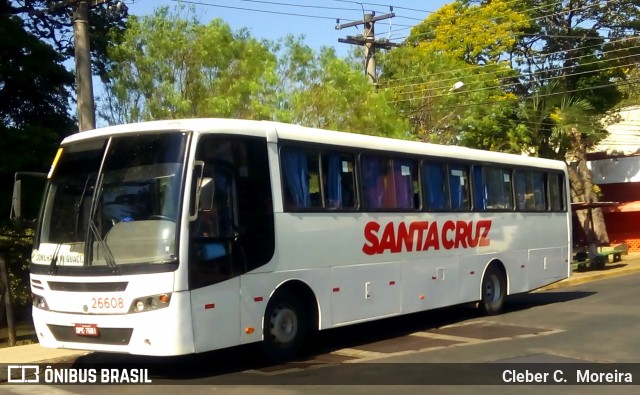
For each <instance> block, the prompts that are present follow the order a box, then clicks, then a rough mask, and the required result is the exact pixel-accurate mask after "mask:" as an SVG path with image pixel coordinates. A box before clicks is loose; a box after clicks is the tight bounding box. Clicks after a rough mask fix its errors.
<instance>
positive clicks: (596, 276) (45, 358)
mask: <svg viewBox="0 0 640 395" xmlns="http://www.w3.org/2000/svg"><path fill="white" fill-rule="evenodd" d="M637 272H640V253H630V254H629V255H623V256H622V261H621V262H616V263H607V265H606V267H605V268H604V269H602V270H595V269H594V270H590V269H586V270H584V271H576V272H574V273H573V274H572V275H571V277H570V278H568V279H566V280H562V281H559V282H557V283H554V284H551V285H548V286H546V287H543V288H541V289H542V290H549V289H556V288H563V287H568V286H573V285H578V284H583V283H586V282H590V281H594V280H600V279H604V278H611V277H618V276H623V275H626V274H631V273H637ZM29 331H30V332H29ZM19 335H21V336H20V337H19V338H23V337H24V338H26V337H30V338H33V339H35V333H33V327H32V326H30V325H26V326H24V325H23V326H21V328H20V330H19ZM6 337H7V335H6V328H0V339H2V340H5V339H6ZM88 353H90V352H88V351H78V350H67V349H51V348H44V347H41V346H40V345H39V344H38V343H34V344H26V345H18V346H15V347H7V346H6V345H2V344H0V363H10V364H29V363H47V362H55V361H57V360H63V359H65V358H69V357H79V356H82V355H86V354H88Z"/></svg>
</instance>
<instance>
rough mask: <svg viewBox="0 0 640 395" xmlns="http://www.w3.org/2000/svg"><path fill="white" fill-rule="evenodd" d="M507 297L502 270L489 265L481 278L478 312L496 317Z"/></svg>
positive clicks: (505, 282)
mask: <svg viewBox="0 0 640 395" xmlns="http://www.w3.org/2000/svg"><path fill="white" fill-rule="evenodd" d="M506 296H507V279H506V278H505V274H504V272H503V271H502V270H500V269H499V268H498V266H496V265H491V266H489V267H488V268H487V271H486V272H485V274H484V277H482V299H480V306H479V307H480V311H481V312H482V313H483V314H486V315H496V314H500V312H502V308H503V306H504V300H505V298H506Z"/></svg>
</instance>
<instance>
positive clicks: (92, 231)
mask: <svg viewBox="0 0 640 395" xmlns="http://www.w3.org/2000/svg"><path fill="white" fill-rule="evenodd" d="M107 149H108V147H107ZM103 165H104V158H103V163H102V165H101V166H100V171H99V172H98V177H97V178H96V184H95V186H94V189H93V199H92V200H91V207H90V208H89V218H87V227H88V231H87V237H86V239H85V245H84V264H85V265H87V266H88V265H91V264H92V263H93V240H92V236H93V239H95V241H97V242H98V244H99V245H100V247H101V249H102V250H103V251H104V260H105V262H106V263H107V265H108V266H109V268H110V269H111V272H112V273H114V274H118V272H119V271H118V265H117V264H116V260H115V258H114V257H113V253H112V252H111V249H110V248H109V246H108V245H107V243H106V242H105V241H104V239H103V238H102V236H100V230H98V227H97V226H96V223H95V222H94V221H93V217H94V216H95V215H96V211H97V208H98V204H99V202H100V191H101V190H102V182H103V181H104V174H102V167H103Z"/></svg>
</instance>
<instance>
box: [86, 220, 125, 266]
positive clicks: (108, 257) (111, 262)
mask: <svg viewBox="0 0 640 395" xmlns="http://www.w3.org/2000/svg"><path fill="white" fill-rule="evenodd" d="M89 229H90V230H91V233H92V234H93V237H94V238H95V240H96V241H97V242H98V244H99V245H100V248H102V250H103V252H104V260H105V262H107V265H108V266H109V268H110V269H111V272H112V273H114V274H118V265H117V264H116V260H115V258H114V257H113V253H112V252H111V249H110V248H109V246H108V245H107V242H106V241H104V239H103V238H102V237H100V231H99V230H98V228H97V227H96V224H95V222H93V219H92V218H89ZM92 258H93V257H92Z"/></svg>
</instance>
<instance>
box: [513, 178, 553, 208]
mask: <svg viewBox="0 0 640 395" xmlns="http://www.w3.org/2000/svg"><path fill="white" fill-rule="evenodd" d="M515 187H516V207H517V209H518V210H520V211H545V210H546V209H547V205H546V193H545V190H546V188H545V182H544V173H543V172H541V171H532V170H518V171H516V174H515Z"/></svg>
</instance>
